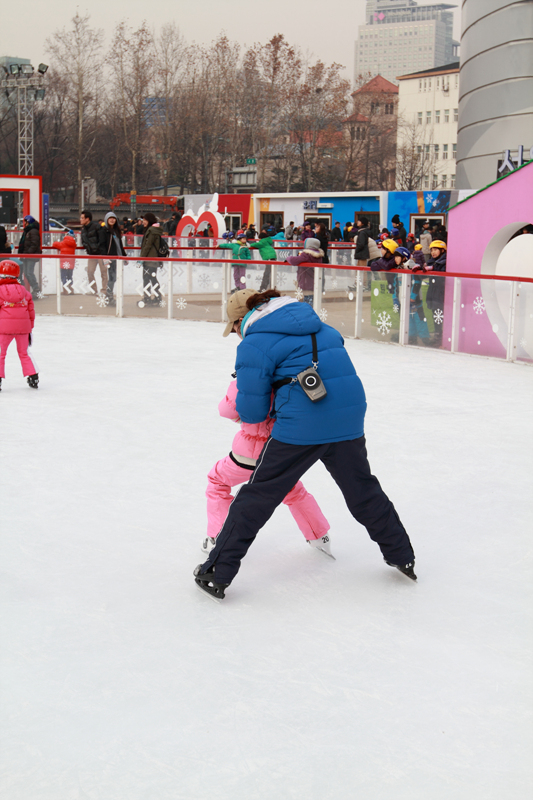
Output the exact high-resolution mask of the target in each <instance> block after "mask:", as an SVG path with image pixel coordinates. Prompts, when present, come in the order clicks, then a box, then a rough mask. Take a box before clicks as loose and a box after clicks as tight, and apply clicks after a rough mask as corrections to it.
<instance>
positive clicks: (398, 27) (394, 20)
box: [354, 0, 458, 86]
mask: <svg viewBox="0 0 533 800" xmlns="http://www.w3.org/2000/svg"><path fill="white" fill-rule="evenodd" d="M454 8H456V6H453V5H449V4H448V3H438V4H437V5H431V6H429V5H428V6H426V5H418V4H417V3H416V2H414V0H367V4H366V24H365V25H360V26H359V32H358V39H357V41H356V43H355V71H354V82H355V85H356V86H357V84H358V82H359V76H364V77H367V78H368V75H369V73H370V74H371V75H383V77H384V78H387V80H389V81H392V82H393V83H397V80H398V79H397V76H398V75H401V74H406V73H408V72H416V71H419V70H423V69H430V68H432V67H434V66H436V65H438V64H448V63H450V62H451V61H452V60H453V58H454V57H455V56H456V55H457V48H458V43H457V42H454V40H453V36H452V29H453V12H452V9H454Z"/></svg>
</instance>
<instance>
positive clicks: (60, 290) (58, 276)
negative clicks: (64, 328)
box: [56, 258, 74, 314]
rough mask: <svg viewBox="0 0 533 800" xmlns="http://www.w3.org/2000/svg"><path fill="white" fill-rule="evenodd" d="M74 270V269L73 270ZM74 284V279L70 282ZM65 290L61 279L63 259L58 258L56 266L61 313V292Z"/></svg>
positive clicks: (58, 304)
mask: <svg viewBox="0 0 533 800" xmlns="http://www.w3.org/2000/svg"><path fill="white" fill-rule="evenodd" d="M72 272H74V270H72ZM70 285H71V286H72V280H71V282H70ZM62 290H63V283H62V281H61V259H60V258H58V259H57V268H56V292H57V313H58V314H61V292H62Z"/></svg>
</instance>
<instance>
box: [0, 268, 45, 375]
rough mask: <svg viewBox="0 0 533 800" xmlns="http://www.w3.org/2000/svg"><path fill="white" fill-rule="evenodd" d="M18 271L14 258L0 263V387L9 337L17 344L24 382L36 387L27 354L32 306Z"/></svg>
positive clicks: (29, 341)
mask: <svg viewBox="0 0 533 800" xmlns="http://www.w3.org/2000/svg"><path fill="white" fill-rule="evenodd" d="M19 273H20V267H19V265H18V264H17V263H16V261H2V262H0V389H1V388H2V379H3V378H5V376H6V374H5V363H6V352H7V348H8V347H9V345H10V344H11V342H12V341H13V339H14V340H15V341H16V343H17V352H18V354H19V358H20V363H21V365H22V374H23V375H24V377H25V378H27V379H28V385H29V386H31V388H32V389H37V386H38V384H39V376H38V374H37V367H36V365H35V362H34V361H33V360H32V358H31V357H30V356H29V355H28V347H29V345H30V343H31V331H32V329H33V322H34V320H35V308H34V306H33V299H32V296H31V294H30V293H29V292H28V291H27V289H25V288H24V286H21V285H20V283H19V282H18V280H17V278H18V275H19Z"/></svg>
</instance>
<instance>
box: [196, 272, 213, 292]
mask: <svg viewBox="0 0 533 800" xmlns="http://www.w3.org/2000/svg"><path fill="white" fill-rule="evenodd" d="M198 283H199V284H200V286H201V287H202V289H207V287H208V286H210V285H211V278H210V277H209V275H206V273H205V272H204V273H203V274H202V275H199V276H198Z"/></svg>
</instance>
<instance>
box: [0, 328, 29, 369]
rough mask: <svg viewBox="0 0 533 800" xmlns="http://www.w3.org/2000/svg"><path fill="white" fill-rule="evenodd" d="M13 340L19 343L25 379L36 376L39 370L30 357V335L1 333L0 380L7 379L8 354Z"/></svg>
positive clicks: (18, 350)
mask: <svg viewBox="0 0 533 800" xmlns="http://www.w3.org/2000/svg"><path fill="white" fill-rule="evenodd" d="M13 339H14V340H15V341H16V343H17V352H18V354H19V358H20V363H21V366H22V374H23V375H24V377H25V378H27V377H28V375H35V374H36V372H37V368H36V367H35V365H34V363H33V361H32V360H31V358H30V357H29V355H28V347H29V343H30V338H29V333H0V378H5V377H6V353H7V348H8V347H9V345H10V344H11V342H12V341H13Z"/></svg>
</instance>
